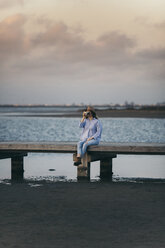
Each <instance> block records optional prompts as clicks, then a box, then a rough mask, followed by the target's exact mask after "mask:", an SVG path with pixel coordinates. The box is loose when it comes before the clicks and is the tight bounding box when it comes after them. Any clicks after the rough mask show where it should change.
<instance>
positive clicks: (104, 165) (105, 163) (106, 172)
mask: <svg viewBox="0 0 165 248" xmlns="http://www.w3.org/2000/svg"><path fill="white" fill-rule="evenodd" d="M112 175H113V172H112V158H108V159H107V158H106V159H102V160H100V179H102V180H104V179H106V180H110V181H112Z"/></svg>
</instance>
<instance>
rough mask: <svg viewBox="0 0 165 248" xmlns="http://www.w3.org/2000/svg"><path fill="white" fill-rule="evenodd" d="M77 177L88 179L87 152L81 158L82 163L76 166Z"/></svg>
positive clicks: (88, 164)
mask: <svg viewBox="0 0 165 248" xmlns="http://www.w3.org/2000/svg"><path fill="white" fill-rule="evenodd" d="M77 179H78V180H90V162H89V159H88V154H87V153H86V154H85V155H84V157H83V158H82V164H80V165H79V166H77Z"/></svg>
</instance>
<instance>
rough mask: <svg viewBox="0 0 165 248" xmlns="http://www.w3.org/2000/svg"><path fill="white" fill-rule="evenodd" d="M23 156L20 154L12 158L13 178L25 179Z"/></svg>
mask: <svg viewBox="0 0 165 248" xmlns="http://www.w3.org/2000/svg"><path fill="white" fill-rule="evenodd" d="M23 158H24V157H23V156H21V155H18V156H15V157H12V158H11V179H12V180H23V174H24V168H23Z"/></svg>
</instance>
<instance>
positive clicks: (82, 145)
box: [77, 139, 99, 158]
mask: <svg viewBox="0 0 165 248" xmlns="http://www.w3.org/2000/svg"><path fill="white" fill-rule="evenodd" d="M98 144H99V140H95V139H92V140H90V141H87V142H86V140H83V141H79V142H78V143H77V154H80V155H81V158H82V157H83V156H84V154H85V153H86V151H87V148H88V146H92V145H93V146H94V145H98Z"/></svg>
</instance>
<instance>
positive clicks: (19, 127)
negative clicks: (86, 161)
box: [0, 115, 165, 181]
mask: <svg viewBox="0 0 165 248" xmlns="http://www.w3.org/2000/svg"><path fill="white" fill-rule="evenodd" d="M100 120H101V122H102V125H103V134H102V141H105V142H151V143H152V142H156V143H165V119H148V118H147V119H142V118H100ZM78 124H79V118H64V117H61V118H60V117H58V118H57V117H53V118H48V117H13V116H8V117H7V116H4V115H1V116H0V141H78V139H79V136H80V132H81V130H80V129H79V127H78ZM10 164H11V163H10V159H4V160H0V179H1V180H2V179H10V177H11V175H10V166H11V165H10ZM72 164H73V160H72V154H45V153H41V154H40V153H39V154H36V153H29V154H28V156H27V157H25V158H24V168H25V173H24V177H25V179H30V180H43V179H45V180H49V181H59V180H61V181H68V180H76V175H77V171H76V167H74V166H72ZM113 172H114V180H118V179H121V178H127V179H128V178H137V177H138V178H144V177H147V178H165V157H164V156H146V155H145V156H144V155H143V156H141V155H138V156H137V155H129V156H128V155H118V156H117V158H115V159H113ZM91 179H92V180H99V162H94V163H92V166H91Z"/></svg>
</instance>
